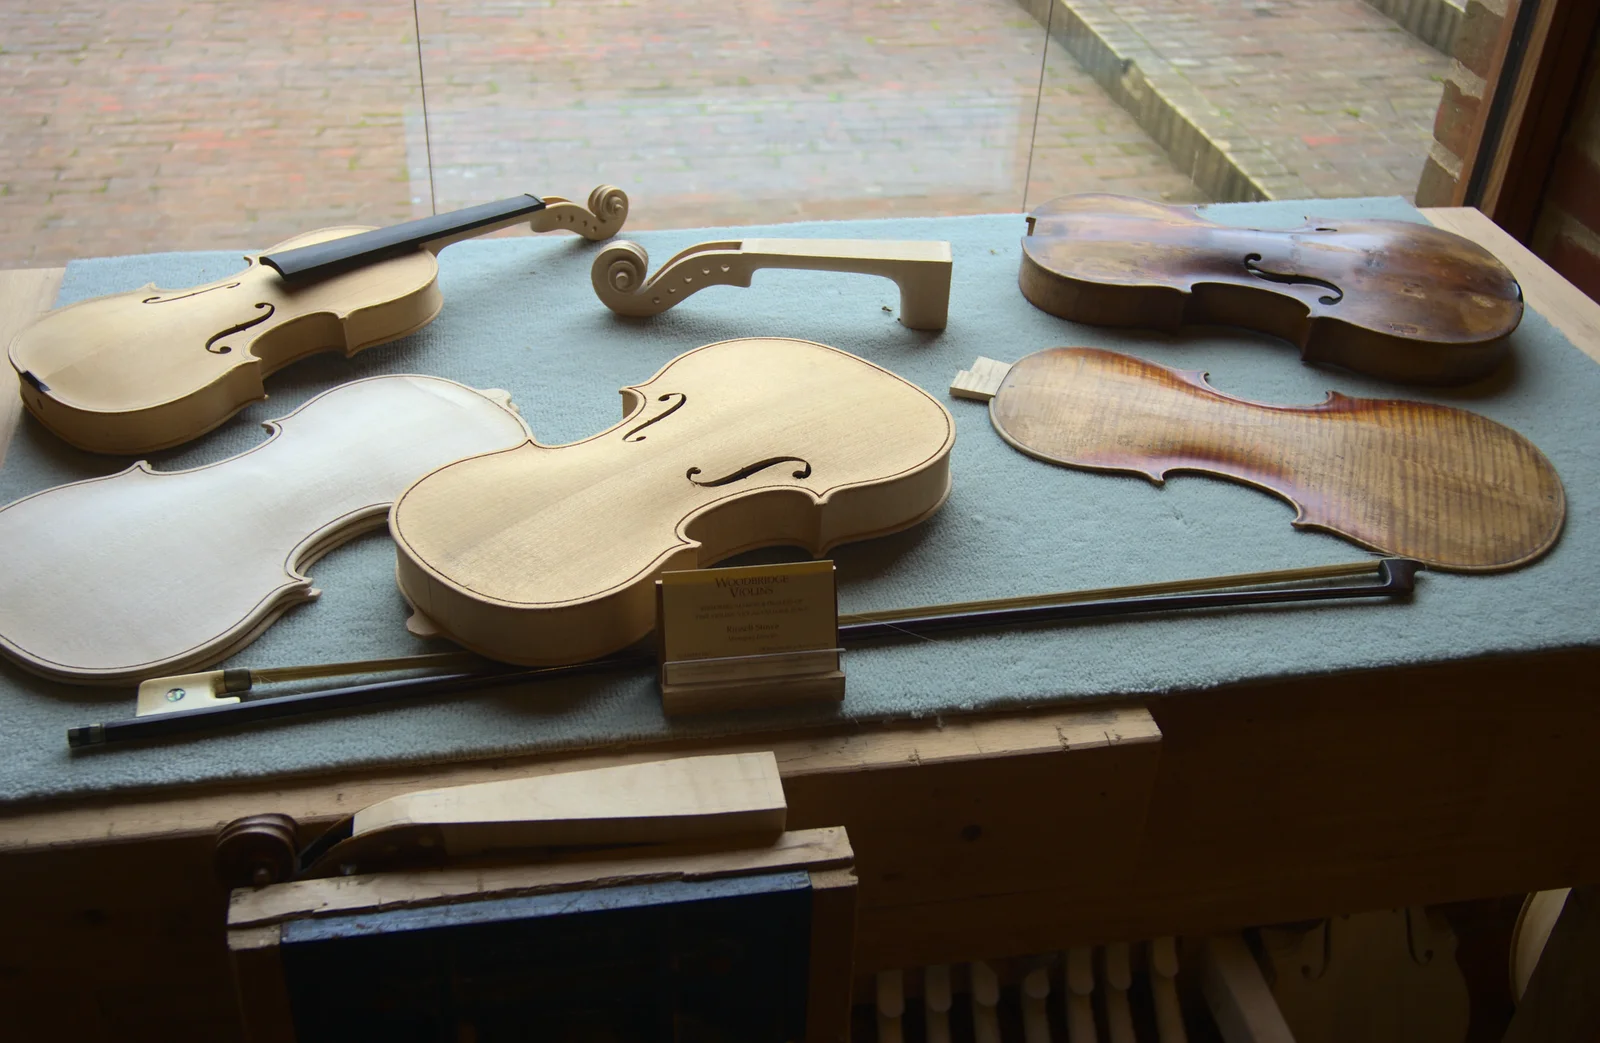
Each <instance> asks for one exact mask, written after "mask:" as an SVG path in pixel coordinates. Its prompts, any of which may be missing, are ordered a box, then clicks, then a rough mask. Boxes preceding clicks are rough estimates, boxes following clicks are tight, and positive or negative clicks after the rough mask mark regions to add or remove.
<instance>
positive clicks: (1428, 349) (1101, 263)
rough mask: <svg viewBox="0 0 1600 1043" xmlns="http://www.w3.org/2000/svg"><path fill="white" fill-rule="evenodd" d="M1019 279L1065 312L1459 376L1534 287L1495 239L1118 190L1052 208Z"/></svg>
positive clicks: (1494, 350)
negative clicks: (1231, 210)
mask: <svg viewBox="0 0 1600 1043" xmlns="http://www.w3.org/2000/svg"><path fill="white" fill-rule="evenodd" d="M1027 220H1028V229H1027V234H1025V235H1024V236H1023V238H1022V263H1021V268H1020V270H1019V272H1018V287H1019V288H1020V289H1021V291H1022V294H1023V296H1024V297H1026V298H1027V300H1028V301H1029V302H1030V303H1032V304H1033V305H1034V306H1036V307H1038V308H1040V309H1041V310H1043V311H1046V312H1049V313H1050V314H1052V315H1056V316H1058V317H1060V318H1064V319H1070V320H1072V321H1075V322H1085V323H1090V324H1094V325H1106V326H1142V327H1147V328H1153V329H1160V330H1166V331H1176V330H1177V329H1178V328H1180V327H1181V326H1184V325H1188V324H1196V323H1214V324H1222V325H1230V326H1242V327H1245V328H1247V329H1254V330H1259V331H1261V332H1264V333H1268V334H1272V335H1274V336H1278V337H1282V338H1284V339H1286V340H1288V341H1290V342H1292V343H1294V344H1295V345H1296V346H1297V347H1299V348H1300V351H1301V358H1302V359H1303V360H1304V361H1306V362H1309V363H1313V364H1328V365H1335V366H1341V367H1344V368H1346V369H1350V370H1354V371H1356V372H1359V373H1365V374H1368V375H1371V376H1376V377H1380V378H1383V379H1386V380H1394V381H1397V382H1401V383H1413V384H1436V385H1443V384H1460V383H1465V382H1468V381H1472V380H1477V379H1480V378H1483V377H1486V376H1488V375H1490V374H1491V373H1493V372H1494V371H1495V370H1497V369H1498V368H1499V367H1500V366H1501V365H1502V364H1503V363H1504V362H1505V360H1506V358H1507V356H1508V354H1509V351H1510V348H1509V344H1508V342H1507V337H1509V336H1510V334H1511V332H1512V331H1513V330H1515V329H1516V327H1517V325H1518V324H1519V323H1520V322H1521V320H1522V309H1523V303H1522V290H1521V287H1520V286H1519V285H1518V284H1517V281H1516V278H1515V277H1514V276H1513V275H1512V274H1511V272H1510V271H1509V270H1507V269H1506V267H1505V266H1504V265H1503V264H1501V263H1500V261H1499V260H1498V259H1497V258H1496V257H1495V256H1494V255H1493V254H1491V253H1490V252H1489V251H1488V250H1486V249H1484V248H1483V247H1481V246H1479V245H1478V244H1477V243H1474V242H1472V241H1471V240H1468V239H1466V238H1464V237H1462V236H1459V235H1456V234H1454V233H1452V232H1448V231H1445V230H1444V229H1440V228H1435V227H1433V226H1431V225H1425V224H1416V223H1413V222H1409V221H1385V220H1348V221H1347V220H1343V219H1338V220H1334V219H1324V220H1312V221H1308V222H1307V223H1306V224H1305V225H1304V226H1302V227H1300V228H1291V229H1257V228H1235V227H1231V226H1227V225H1223V224H1219V223H1216V222H1213V221H1211V220H1209V219H1207V218H1206V217H1205V216H1203V215H1202V214H1201V212H1200V210H1199V208H1197V207H1190V206H1169V205H1166V204H1161V203H1152V202H1149V201H1147V200H1142V199H1133V198H1129V197H1125V196H1115V195H1108V194H1099V193H1096V194H1084V195H1075V196H1065V197H1063V198H1060V199H1056V200H1051V201H1050V202H1048V203H1045V204H1043V205H1042V206H1040V207H1038V208H1037V209H1036V210H1034V212H1033V213H1032V214H1031V215H1029V217H1028V219H1027Z"/></svg>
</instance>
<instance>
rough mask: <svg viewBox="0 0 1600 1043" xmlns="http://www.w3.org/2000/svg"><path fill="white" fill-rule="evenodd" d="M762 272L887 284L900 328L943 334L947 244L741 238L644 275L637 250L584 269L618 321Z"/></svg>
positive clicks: (684, 254)
mask: <svg viewBox="0 0 1600 1043" xmlns="http://www.w3.org/2000/svg"><path fill="white" fill-rule="evenodd" d="M762 268H790V269H806V270H810V271H829V272H855V273H858V274H862V275H880V276H883V277H884V278H888V279H893V280H894V282H895V284H896V285H898V286H899V287H900V322H901V324H902V325H904V326H906V327H907V328H908V329H914V330H942V329H944V327H945V323H946V322H947V321H948V318H949V311H950V271H951V261H950V244H949V243H946V242H935V241H920V240H907V241H892V240H877V239H745V240H740V241H733V242H714V243H698V244H696V245H694V246H691V247H689V248H688V249H687V250H683V251H681V252H680V253H678V254H677V255H676V256H674V257H673V258H672V259H671V260H670V261H668V262H667V263H666V264H663V265H662V266H661V268H660V269H659V270H658V271H657V272H656V273H655V274H654V275H649V274H648V272H649V270H650V255H649V254H648V253H647V252H646V251H645V248H644V247H642V246H640V245H639V244H638V243H632V242H619V243H614V244H613V245H611V246H609V247H607V248H606V249H605V250H603V251H601V253H600V255H599V256H597V257H596V258H595V259H594V265H593V267H592V268H591V269H590V272H589V275H590V281H591V282H592V283H593V284H594V292H595V295H596V296H598V297H599V298H600V301H601V302H602V303H603V304H604V305H605V306H606V307H608V308H610V309H611V310H612V311H614V312H616V313H617V314H618V315H628V316H633V317H635V318H643V317H647V316H651V315H659V314H661V313H662V312H664V311H666V310H667V309H668V308H671V307H672V306H673V305H675V304H677V303H678V302H679V301H681V300H683V299H684V298H686V297H688V296H690V295H691V294H694V293H698V292H699V291H700V290H703V289H705V288H706V287H707V286H743V287H748V286H749V285H750V279H751V277H752V276H753V275H754V274H755V273H756V271H758V270H759V269H762Z"/></svg>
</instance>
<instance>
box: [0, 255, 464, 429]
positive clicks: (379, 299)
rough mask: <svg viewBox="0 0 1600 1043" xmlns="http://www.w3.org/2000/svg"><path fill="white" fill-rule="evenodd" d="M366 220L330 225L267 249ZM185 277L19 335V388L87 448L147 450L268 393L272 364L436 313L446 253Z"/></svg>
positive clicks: (378, 340) (48, 420) (348, 344)
mask: <svg viewBox="0 0 1600 1043" xmlns="http://www.w3.org/2000/svg"><path fill="white" fill-rule="evenodd" d="M361 231H365V229H364V228H358V227H346V228H326V229H322V230H320V231H317V232H308V233H306V234H304V235H299V236H295V237H294V238H292V239H289V240H286V241H285V242H283V243H279V244H278V245H277V246H275V247H272V249H271V250H268V251H264V252H267V253H270V252H272V251H274V250H281V249H289V248H292V247H298V246H306V245H310V244H312V243H318V242H325V241H328V240H330V239H336V238H340V237H343V236H348V235H354V234H356V233H357V232H361ZM245 259H246V260H247V261H248V262H249V267H248V268H246V269H245V270H244V271H242V272H239V273H238V274H236V275H232V276H229V277H228V278H226V279H219V280H217V281H216V282H213V283H208V284H207V285H205V286H196V287H193V288H190V289H186V290H161V289H157V288H156V287H155V286H153V285H152V286H146V287H145V288H144V289H141V290H134V291H131V292H129V293H119V294H113V295H111V296H108V297H98V298H95V299H93V300H87V301H82V302H79V303H77V304H72V305H68V306H67V307H65V308H60V309H57V310H56V311H53V312H49V313H48V314H46V315H44V316H42V317H41V318H40V319H39V320H38V321H37V322H35V323H33V324H32V325H30V326H28V327H26V328H24V329H23V330H22V331H21V332H19V333H18V334H17V336H16V338H15V339H14V340H13V341H12V343H11V347H10V357H11V365H12V367H13V368H15V369H16V371H17V373H18V376H19V378H20V379H19V384H20V386H21V392H22V401H23V403H24V404H25V405H26V406H27V408H28V411H29V412H31V413H32V414H33V415H34V416H35V417H37V418H38V419H39V421H40V422H41V423H43V424H44V425H45V426H46V427H48V428H49V429H50V430H51V431H53V432H55V433H56V434H57V435H60V436H61V437H62V438H64V439H65V440H67V441H68V442H71V443H72V444H73V445H76V446H78V447H80V448H83V449H89V450H92V451H95V452H105V453H144V452H151V451H153V450H156V449H163V448H166V447H168V446H172V445H177V444H179V443H182V442H186V441H188V440H189V439H192V438H196V437H198V436H199V435H202V434H204V433H205V432H207V431H209V430H211V429H212V428H214V427H216V426H217V425H218V424H220V423H222V422H223V421H225V420H226V419H227V418H228V417H230V416H232V415H233V414H234V413H236V412H238V411H239V410H240V409H242V408H244V407H245V406H246V405H248V404H250V403H251V402H255V401H259V400H260V399H262V398H263V397H265V395H266V390H265V388H264V386H263V384H262V380H263V378H265V377H266V376H267V375H268V374H270V373H272V372H273V371H274V370H277V369H279V368H281V367H282V366H285V365H287V364H288V363H290V362H293V361H294V360H295V359H298V358H301V357H303V356H306V355H311V354H315V353H317V352H322V351H344V352H346V353H348V354H354V353H355V352H357V351H360V350H362V349H363V348H368V347H372V346H373V345H376V344H382V343H385V342H387V341H390V340H394V339H396V338H398V337H403V336H405V335H406V334H408V333H412V332H414V331H416V330H418V329H421V328H422V327H423V326H426V325H427V324H428V323H429V322H431V321H433V318H434V317H435V316H436V315H437V314H438V313H439V309H440V306H441V304H442V302H443V298H442V297H441V296H440V294H439V290H438V287H437V285H436V283H435V278H436V276H437V275H438V270H439V266H438V262H437V261H436V260H435V259H434V256H433V255H432V254H431V253H428V252H427V251H425V250H419V251H417V252H416V253H413V254H409V255H407V256H404V257H398V258H393V259H391V260H387V261H382V262H379V263H376V264H370V265H366V266H364V267H360V268H356V269H352V270H350V271H347V272H344V273H342V274H339V275H335V276H332V277H329V278H326V279H320V280H315V281H311V282H307V283H305V284H303V285H294V286H291V285H289V284H288V283H286V282H284V280H283V279H282V278H281V277H280V276H279V275H278V273H276V272H274V271H273V270H271V269H270V268H266V267H264V266H263V265H262V264H261V263H260V262H259V260H258V255H255V254H251V255H247V256H246V258H245Z"/></svg>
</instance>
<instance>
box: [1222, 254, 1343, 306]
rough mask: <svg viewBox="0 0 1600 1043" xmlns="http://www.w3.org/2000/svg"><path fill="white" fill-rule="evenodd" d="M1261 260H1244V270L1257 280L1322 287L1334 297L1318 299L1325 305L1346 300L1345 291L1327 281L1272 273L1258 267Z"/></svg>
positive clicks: (1249, 256)
mask: <svg viewBox="0 0 1600 1043" xmlns="http://www.w3.org/2000/svg"><path fill="white" fill-rule="evenodd" d="M1260 260H1261V255H1260V254H1246V255H1245V259H1244V270H1245V271H1247V272H1249V273H1250V274H1251V275H1253V276H1255V277H1256V278H1258V279H1265V280H1267V281H1268V282H1277V283H1286V284H1288V285H1290V286H1295V285H1306V286H1320V287H1322V288H1323V289H1324V290H1327V291H1329V293H1331V294H1332V296H1324V297H1319V298H1317V299H1318V300H1319V301H1321V302H1322V303H1323V304H1338V303H1339V302H1340V301H1342V300H1344V291H1343V290H1341V289H1339V287H1337V286H1335V285H1334V284H1333V283H1331V282H1329V281H1328V280H1326V279H1319V278H1317V277H1316V276H1314V275H1295V274H1293V273H1287V274H1286V273H1283V272H1270V271H1267V270H1266V269H1265V268H1260V267H1257V262H1259V261H1260Z"/></svg>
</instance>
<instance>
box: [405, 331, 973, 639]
mask: <svg viewBox="0 0 1600 1043" xmlns="http://www.w3.org/2000/svg"><path fill="white" fill-rule="evenodd" d="M623 398H624V402H625V414H626V415H625V417H624V419H623V420H622V421H620V422H619V423H618V424H616V425H615V426H614V427H612V428H610V429H609V430H607V431H605V432H602V433H601V434H598V435H595V436H593V437H591V438H588V439H585V440H583V441H581V442H576V443H573V444H571V445H566V446H554V447H552V446H544V445H540V444H538V443H537V442H532V441H530V442H528V443H527V444H525V445H522V446H519V447H517V448H515V449H511V450H506V451H502V452H498V453H491V454H486V455H484V456H479V457H476V458H474V459H471V460H463V461H460V462H458V463H454V464H450V465H448V466H445V467H442V468H440V469H439V470H437V471H434V472H433V473H432V474H429V475H427V476H426V477H424V478H422V479H420V480H419V481H418V482H417V483H416V484H414V485H413V486H412V487H411V488H409V489H407V490H406V491H405V492H404V493H403V494H402V495H401V497H400V499H399V500H398V501H397V502H396V504H395V509H394V512H393V513H392V514H391V516H390V522H389V529H390V533H391V534H392V535H393V536H394V539H395V545H396V547H397V548H398V567H397V570H396V575H397V577H398V579H399V583H400V590H401V592H402V593H403V594H404V595H405V597H406V598H407V600H409V601H410V602H411V604H412V605H413V606H414V607H415V608H416V609H417V611H418V612H419V613H420V614H421V615H422V616H424V617H426V618H427V620H429V621H430V622H431V623H432V624H433V625H434V626H436V627H437V628H438V630H439V631H440V632H442V633H443V634H445V635H447V636H449V637H450V638H452V639H453V640H455V641H457V642H459V643H460V644H462V645H465V646H466V647H467V648H470V649H472V650H473V651H475V652H478V653H480V654H482V655H485V656H488V657H490V658H493V659H499V660H503V661H505V662H511V663H521V664H527V665H531V666H553V665H562V664H568V663H577V662H582V661H584V660H587V659H592V658H595V657H597V656H602V655H606V654H607V653H610V652H615V651H617V650H619V649H622V648H625V647H626V646H628V645H630V644H632V643H633V642H635V641H637V640H639V639H640V638H642V637H644V636H646V635H647V634H649V633H650V632H651V630H652V629H653V628H654V626H655V579H656V577H657V576H659V575H660V574H661V573H662V572H665V571H668V570H673V569H691V568H699V567H703V566H707V565H712V564H715V563H716V562H718V561H720V560H722V559H724V558H727V557H729V556H731V555H733V554H737V553H740V552H742V551H746V550H752V549H755V548H757V547H766V546H775V545H791V546H800V547H804V548H806V549H807V550H809V551H811V552H812V553H813V554H817V555H821V554H823V553H825V552H826V551H827V550H828V549H829V548H831V547H833V546H836V545H838V544H840V543H845V542H848V541H852V540H859V539H865V538H868V537H871V536H878V535H884V534H887V533H891V532H896V531H898V530H900V529H904V528H908V527H909V526H912V525H915V524H916V523H918V522H920V521H922V520H923V519H924V518H927V517H928V516H929V515H931V514H932V513H933V512H934V511H936V510H937V509H938V508H939V507H940V505H941V504H943V503H944V500H945V497H946V496H947V495H948V494H949V489H950V472H949V455H950V449H951V446H952V445H954V442H955V425H954V422H953V421H952V420H951V418H950V414H949V413H948V412H947V411H946V410H945V408H944V406H943V405H941V404H940V403H939V402H938V401H937V400H935V399H934V398H933V397H932V396H930V395H928V393H927V392H925V391H923V390H922V389H921V388H919V387H917V386H916V385H914V384H911V383H909V382H907V381H905V380H903V379H902V378H900V377H898V376H895V375H894V374H893V373H890V372H889V371H888V370H885V369H881V368H879V367H878V366H875V365H873V364H871V363H870V362H866V361H865V360H863V359H859V358H857V357H855V356H854V355H850V354H847V353H845V352H843V351H839V350H837V349H834V348H830V347H827V346H826V345H823V344H816V343H812V342H810V341H802V340H787V339H777V338H759V339H747V340H732V341H723V342H720V343H717V344H711V345H707V346H706V347H703V348H698V349H696V350H694V351H691V352H688V353H687V354H684V355H681V356H679V357H678V358H676V359H674V360H673V361H671V362H669V363H667V365H666V366H664V367H663V368H662V369H661V371H660V372H658V373H657V374H656V375H655V376H654V377H651V378H650V379H649V380H648V381H646V382H644V383H643V384H639V385H637V386H634V387H630V388H626V389H624V390H623Z"/></svg>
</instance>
